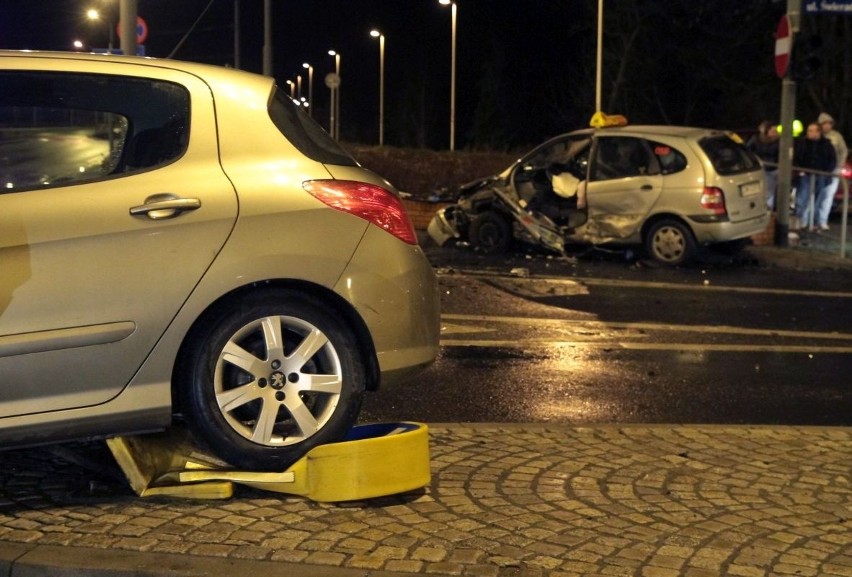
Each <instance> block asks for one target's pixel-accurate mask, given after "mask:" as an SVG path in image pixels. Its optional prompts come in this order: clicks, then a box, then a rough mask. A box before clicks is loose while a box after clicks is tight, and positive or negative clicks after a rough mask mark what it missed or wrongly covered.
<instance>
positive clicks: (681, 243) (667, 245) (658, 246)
mask: <svg viewBox="0 0 852 577" xmlns="http://www.w3.org/2000/svg"><path fill="white" fill-rule="evenodd" d="M645 249H646V250H647V251H648V255H649V256H650V257H651V258H653V259H654V260H656V261H658V262H660V263H662V264H665V265H668V266H677V265H682V264H685V263H687V262H689V261H690V260H692V258H693V257H694V256H695V239H694V238H693V237H692V231H691V230H689V228H687V227H686V226H685V225H684V224H682V223H680V222H678V221H676V220H669V219H666V220H661V221H659V222H656V223H654V224H653V225H652V226H651V229H650V230H649V231H648V236H647V237H646V239H645Z"/></svg>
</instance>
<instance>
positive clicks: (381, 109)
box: [370, 30, 385, 146]
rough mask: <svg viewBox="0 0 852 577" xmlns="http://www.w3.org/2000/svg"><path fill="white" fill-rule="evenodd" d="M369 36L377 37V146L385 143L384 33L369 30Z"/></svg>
mask: <svg viewBox="0 0 852 577" xmlns="http://www.w3.org/2000/svg"><path fill="white" fill-rule="evenodd" d="M370 36H372V37H373V38H378V39H379V146H383V145H384V143H385V35H384V34H382V33H381V32H379V31H378V30H371V31H370Z"/></svg>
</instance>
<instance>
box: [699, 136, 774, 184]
mask: <svg viewBox="0 0 852 577" xmlns="http://www.w3.org/2000/svg"><path fill="white" fill-rule="evenodd" d="M698 144H699V145H700V146H701V148H702V150H704V152H705V153H707V156H708V157H709V158H710V162H712V163H713V167H714V168H715V169H716V172H717V173H718V174H720V175H723V176H727V175H731V174H739V173H742V172H750V171H752V170H758V169H759V168H760V161H759V160H758V159H757V157H756V156H754V155H753V154H752V153H750V152H749V151H748V150H747V149H746V147H745V146H743V145H742V144H739V143H738V142H735V141H734V140H733V139H732V138H731V137H729V136H727V135H725V134H718V135H714V136H708V137H705V138H702V139H701V140H699V141H698Z"/></svg>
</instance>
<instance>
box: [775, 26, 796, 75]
mask: <svg viewBox="0 0 852 577" xmlns="http://www.w3.org/2000/svg"><path fill="white" fill-rule="evenodd" d="M791 45H792V42H791V38H790V18H788V17H787V15H786V14H785V15H784V16H782V17H781V20H780V21H779V22H778V30H777V31H776V32H775V73H776V74H777V75H778V78H784V77H785V76H787V70H789V68H790V47H791Z"/></svg>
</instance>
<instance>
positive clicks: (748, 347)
mask: <svg viewBox="0 0 852 577" xmlns="http://www.w3.org/2000/svg"><path fill="white" fill-rule="evenodd" d="M441 346H442V347H493V348H532V347H549V348H552V347H569V348H584V349H623V350H639V351H679V352H727V353H745V352H749V353H754V352H757V353H804V354H829V353H839V354H849V353H852V346H848V347H843V346H807V345H757V344H751V343H745V344H738V345H733V344H705V343H700V344H689V343H639V342H600V341H597V342H593V341H559V340H547V339H524V340H522V341H518V340H512V341H498V340H481V341H466V340H461V339H442V340H441Z"/></svg>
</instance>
